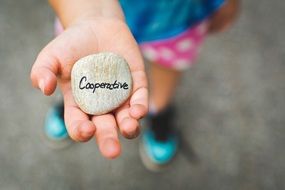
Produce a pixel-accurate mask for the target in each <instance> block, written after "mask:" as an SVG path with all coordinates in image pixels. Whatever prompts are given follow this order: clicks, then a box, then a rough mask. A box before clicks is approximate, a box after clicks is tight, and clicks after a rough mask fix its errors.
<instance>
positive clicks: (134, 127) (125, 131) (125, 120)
mask: <svg viewBox="0 0 285 190" xmlns="http://www.w3.org/2000/svg"><path fill="white" fill-rule="evenodd" d="M129 108H130V107H129V105H128V104H125V105H124V106H122V107H120V108H119V109H118V110H116V113H115V115H116V120H117V123H118V125H119V129H120V132H121V134H122V135H123V136H124V137H126V138H128V139H133V138H135V137H137V136H138V135H139V132H140V130H139V123H138V121H137V120H136V119H134V118H132V117H131V116H130V114H129Z"/></svg>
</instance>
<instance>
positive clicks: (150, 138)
mask: <svg viewBox="0 0 285 190" xmlns="http://www.w3.org/2000/svg"><path fill="white" fill-rule="evenodd" d="M173 114H174V112H173V109H172V108H171V107H170V108H168V109H167V110H164V111H163V112H161V113H159V114H157V115H155V116H151V115H149V116H148V117H147V118H146V119H147V125H148V126H147V129H145V130H144V131H143V134H142V141H141V144H140V155H141V159H142V161H143V164H144V165H145V166H146V168H147V169H149V170H151V171H159V170H161V169H162V168H163V167H164V166H166V165H167V164H168V163H170V161H171V160H172V159H173V158H174V156H175V154H176V152H177V149H178V136H177V135H176V133H175V132H174V131H173V124H172V121H173Z"/></svg>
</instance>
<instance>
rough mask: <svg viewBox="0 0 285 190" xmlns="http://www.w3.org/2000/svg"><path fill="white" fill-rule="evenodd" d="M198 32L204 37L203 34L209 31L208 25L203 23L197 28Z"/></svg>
mask: <svg viewBox="0 0 285 190" xmlns="http://www.w3.org/2000/svg"><path fill="white" fill-rule="evenodd" d="M197 27H198V28H197V32H198V33H199V34H200V35H202V34H205V33H206V31H207V24H206V23H202V24H200V25H199V26H197Z"/></svg>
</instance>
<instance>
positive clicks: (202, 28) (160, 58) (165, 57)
mask: <svg viewBox="0 0 285 190" xmlns="http://www.w3.org/2000/svg"><path fill="white" fill-rule="evenodd" d="M207 26H208V23H207V21H203V22H201V23H199V24H198V25H196V26H194V27H191V28H190V29H188V30H186V31H185V32H183V33H181V34H179V35H177V36H175V37H172V38H168V39H165V40H159V41H153V42H146V43H142V44H140V48H141V51H142V54H143V56H144V57H145V58H146V59H147V60H148V61H150V62H154V63H157V64H159V65H161V66H163V67H166V68H170V69H175V70H185V69H187V68H189V67H191V66H192V65H193V64H194V63H195V60H196V58H197V56H198V54H199V52H200V49H201V45H202V43H203V41H204V39H205V37H206V34H207Z"/></svg>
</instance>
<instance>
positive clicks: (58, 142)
mask: <svg viewBox="0 0 285 190" xmlns="http://www.w3.org/2000/svg"><path fill="white" fill-rule="evenodd" d="M63 115H64V108H63V104H57V105H55V106H53V107H51V108H50V110H49V111H48V113H47V115H46V119H45V125H44V134H45V135H44V136H45V139H46V142H47V145H48V146H49V147H51V148H56V149H59V148H64V147H66V146H67V145H69V144H70V143H71V142H72V141H71V140H70V138H69V135H68V133H67V130H66V127H65V124H64V117H63Z"/></svg>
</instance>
